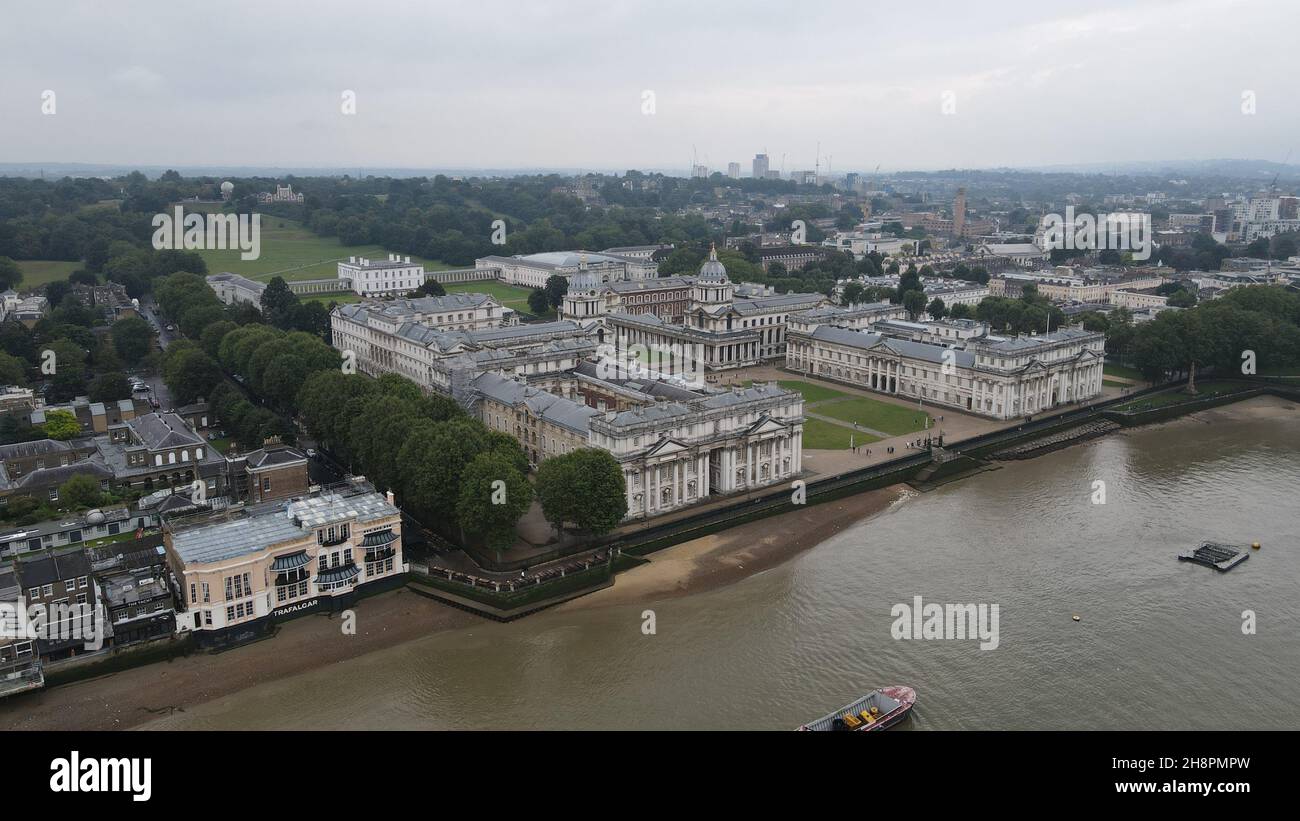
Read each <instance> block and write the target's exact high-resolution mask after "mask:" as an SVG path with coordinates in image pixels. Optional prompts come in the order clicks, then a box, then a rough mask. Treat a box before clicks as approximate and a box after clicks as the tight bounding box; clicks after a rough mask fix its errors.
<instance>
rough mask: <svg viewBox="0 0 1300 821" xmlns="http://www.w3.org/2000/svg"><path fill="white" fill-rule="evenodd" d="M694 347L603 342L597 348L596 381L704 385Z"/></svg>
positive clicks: (702, 365)
mask: <svg viewBox="0 0 1300 821" xmlns="http://www.w3.org/2000/svg"><path fill="white" fill-rule="evenodd" d="M698 347H699V346H697V345H678V344H668V345H665V344H662V343H642V342H627V341H625V340H623V339H621V338H620V339H619V341H618V342H617V343H614V342H603V343H601V344H600V345H598V346H597V347H596V355H597V357H598V362H597V365H596V377H597V378H598V379H666V380H669V381H673V382H679V383H682V384H684V385H690V386H695V387H700V386H702V385H704V360H703V359H702V358H701V357H700V356H698V355H697V354H696V353H695V351H696V350H698Z"/></svg>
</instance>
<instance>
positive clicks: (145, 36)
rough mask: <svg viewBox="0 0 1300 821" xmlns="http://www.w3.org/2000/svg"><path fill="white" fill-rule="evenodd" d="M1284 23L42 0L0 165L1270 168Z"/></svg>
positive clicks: (961, 12)
mask: <svg viewBox="0 0 1300 821" xmlns="http://www.w3.org/2000/svg"><path fill="white" fill-rule="evenodd" d="M1298 23H1300V3H1297V2H1296V0H1235V1H1234V0H1169V1H1168V2H1158V0H1125V1H1124V2H1110V0H1103V1H1102V2H1092V3H1051V2H1042V0H1031V1H1029V2H1022V0H995V1H994V2H976V0H964V1H963V2H925V0H922V1H921V2H897V0H894V1H892V2H885V3H881V2H875V0H856V1H854V0H850V1H849V2H839V1H838V0H817V1H816V2H800V3H767V2H756V1H755V0H745V2H727V1H726V0H695V1H694V2H676V0H648V1H647V2H619V0H605V2H551V1H550V0H531V2H518V3H508V4H506V3H496V2H487V1H485V2H468V0H460V1H459V2H444V1H443V0H425V1H424V2H414V0H412V2H387V1H386V0H366V2H360V3H359V2H355V0H350V2H339V3H335V2H332V0H313V2H304V3H288V2H265V0H263V2H248V3H245V2H240V1H238V0H221V2H211V1H209V2H202V3H198V2H187V0H171V1H170V2H165V3H164V2H112V3H105V2H81V3H69V2H60V1H59V0H42V2H39V3H23V4H16V3H15V4H7V5H6V8H5V10H4V12H3V24H2V25H0V112H3V116H0V162H87V163H92V162H93V163H129V164H139V165H169V164H173V165H189V166H195V165H242V166H272V165H273V166H294V167H307V166H313V167H337V168H344V169H347V168H359V167H411V168H430V167H444V168H445V167H462V168H487V167H490V168H523V167H541V166H545V167H583V168H608V169H624V168H664V169H669V168H670V169H684V168H686V167H687V166H688V165H689V163H690V160H691V156H692V146H694V148H695V150H696V151H697V152H698V156H699V161H700V162H702V163H704V162H707V164H708V165H709V166H710V167H711V168H714V169H720V170H723V171H725V170H726V165H727V163H728V162H729V161H735V162H740V163H741V165H742V167H743V168H744V170H745V173H748V171H749V164H750V160H751V159H752V157H753V155H754V154H755V153H756V152H759V151H763V150H764V149H766V150H767V152H768V153H769V154H770V155H771V157H772V166H773V167H774V168H779V167H780V165H781V159H782V155H783V154H784V155H785V168H786V170H787V171H789V170H794V169H796V168H811V167H812V166H813V163H814V160H815V155H816V151H817V143H818V142H819V141H820V143H821V152H822V158H823V166H825V164H826V163H827V162H828V161H829V162H831V163H833V169H834V170H835V171H837V172H838V171H848V170H855V169H856V170H866V171H870V170H871V169H873V168H874V167H875V166H876V165H878V164H879V165H881V166H883V169H884V170H897V169H906V168H940V167H987V166H998V165H1050V164H1061V163H1084V162H1112V161H1125V160H1148V159H1210V158H1222V157H1240V158H1252V159H1265V160H1274V161H1279V162H1280V161H1283V160H1284V159H1286V158H1287V156H1288V153H1289V152H1291V150H1292V149H1293V148H1295V147H1297V146H1296V142H1297V139H1296V135H1297V134H1300V128H1298V126H1300V93H1298V92H1300V71H1297V70H1296V51H1295V45H1294V38H1295V35H1296V32H1297V30H1298V29H1300V26H1297V24H1298ZM46 90H49V91H53V92H54V94H55V96H54V101H53V102H54V105H55V113H54V114H43V113H42V94H43V92H45V91H46ZM345 90H350V91H353V92H355V95H356V114H355V115H351V116H349V115H345V114H343V113H341V110H340V109H341V103H342V94H343V92H344V91H345ZM645 91H652V92H653V93H654V113H653V114H646V113H643V107H644V103H643V93H644V92H645ZM1247 91H1249V92H1253V93H1254V97H1255V113H1254V114H1244V113H1243V112H1242V109H1243V93H1244V92H1247ZM946 93H950V96H948V97H945V94H946ZM945 99H946V100H948V102H949V108H950V109H955V110H953V112H952V113H947V114H945V113H944V102H945ZM828 158H832V159H828ZM1297 159H1300V151H1297V152H1296V153H1295V154H1294V155H1293V156H1291V161H1292V162H1295V161H1297Z"/></svg>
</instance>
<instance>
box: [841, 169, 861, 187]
mask: <svg viewBox="0 0 1300 821" xmlns="http://www.w3.org/2000/svg"><path fill="white" fill-rule="evenodd" d="M861 179H862V177H861V175H859V174H858V172H856V171H850V172H849V173H847V174H845V175H844V187H845V188H847V189H849V190H850V191H857V190H858V182H859V181H860V180H861Z"/></svg>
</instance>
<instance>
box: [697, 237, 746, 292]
mask: <svg viewBox="0 0 1300 821" xmlns="http://www.w3.org/2000/svg"><path fill="white" fill-rule="evenodd" d="M735 295H736V289H735V287H734V286H733V285H732V284H731V280H729V279H727V266H725V265H723V264H722V262H721V261H720V260H719V259H718V246H716V245H714V246H712V247H711V248H709V258H708V259H707V260H705V261H704V264H703V265H701V266H700V273H699V275H698V276H697V277H696V278H695V293H694V299H695V303H696V305H697V306H702V307H708V306H720V305H726V304H728V303H730V302H731V300H732V298H733V297H734V296H735Z"/></svg>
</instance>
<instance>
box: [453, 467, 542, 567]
mask: <svg viewBox="0 0 1300 821" xmlns="http://www.w3.org/2000/svg"><path fill="white" fill-rule="evenodd" d="M532 501H533V488H532V485H530V484H528V479H526V478H525V477H524V475H523V474H522V473H520V472H519V470H518V469H517V468H516V466H515V465H514V464H513V463H512V462H511V461H510V460H509V459H508V458H507V457H505V456H502V455H500V454H496V453H480V454H479V455H478V456H475V457H474V460H473V461H472V462H470V463H469V465H467V466H466V467H465V472H464V473H463V474H462V475H461V480H460V497H459V499H458V500H457V502H456V521H457V522H459V523H460V526H461V528H463V529H464V530H465V532H467V533H469V534H472V535H474V536H476V537H479V538H481V539H483V540H484V542H485V543H486V544H487V546H488V547H490V548H492V549H493V550H495V551H496V552H497V558H498V559H500V557H501V551H502V550H505V549H506V548H509V547H510V546H511V545H512V544H514V542H515V523H516V522H518V521H519V517H520V516H523V515H524V513H526V512H527V511H528V506H529V505H530V504H532Z"/></svg>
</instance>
